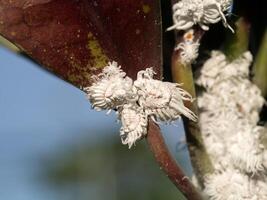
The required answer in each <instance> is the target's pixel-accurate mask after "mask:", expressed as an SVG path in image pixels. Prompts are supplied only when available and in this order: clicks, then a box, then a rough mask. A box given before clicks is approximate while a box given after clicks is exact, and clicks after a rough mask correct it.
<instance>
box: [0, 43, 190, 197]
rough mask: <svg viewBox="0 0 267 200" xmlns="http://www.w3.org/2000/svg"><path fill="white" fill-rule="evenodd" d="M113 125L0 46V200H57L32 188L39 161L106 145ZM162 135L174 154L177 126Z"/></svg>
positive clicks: (78, 93) (65, 86)
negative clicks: (84, 144) (85, 145)
mask: <svg viewBox="0 0 267 200" xmlns="http://www.w3.org/2000/svg"><path fill="white" fill-rule="evenodd" d="M115 120H116V119H115V116H114V114H113V115H111V116H107V115H105V113H103V112H95V111H93V110H91V109H90V104H89V103H88V101H87V99H86V98H85V95H84V93H82V92H81V91H80V90H78V89H77V88H75V87H73V86H71V85H70V84H68V83H66V82H64V81H62V80H60V79H59V78H57V77H55V76H52V75H51V74H49V73H47V72H46V71H44V70H42V69H41V68H39V67H38V66H36V64H34V63H32V62H30V61H28V60H26V59H24V58H22V57H20V56H18V55H15V54H14V53H12V52H9V51H8V50H6V49H4V48H1V47H0V199H1V200H37V199H38V200H47V199H49V200H58V199H59V197H58V196H57V194H55V193H53V192H52V191H49V190H46V189H45V188H44V187H41V186H40V185H38V184H36V182H35V175H36V173H37V171H38V163H37V161H36V160H37V158H38V157H41V156H45V155H47V154H50V153H53V151H60V150H63V149H64V148H66V146H68V147H69V146H75V144H78V143H79V142H80V141H82V140H83V139H84V138H86V139H87V140H88V138H89V139H90V141H91V142H97V141H101V140H104V139H105V138H106V137H105V136H106V134H110V133H105V131H103V130H105V129H107V128H108V129H113V130H115V132H116V131H118V130H119V125H118V124H117V123H116V122H115ZM103 124H105V126H104V127H103ZM174 129H176V130H175V131H174ZM179 129H180V130H181V127H180V128H179ZM163 132H164V133H165V135H167V136H168V137H167V141H168V143H169V145H170V147H171V149H172V151H173V152H175V151H176V147H177V141H178V137H177V135H176V134H175V135H174V133H173V132H176V133H177V127H170V126H164V127H163ZM179 132H181V131H179ZM96 133H97V134H96ZM174 136H176V137H174ZM114 137H117V138H118V140H119V139H120V138H119V135H114ZM179 137H180V136H179ZM173 138H175V139H173ZM183 154H184V153H183ZM189 171H190V170H189Z"/></svg>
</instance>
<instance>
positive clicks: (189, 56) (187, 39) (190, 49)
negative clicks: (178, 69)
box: [175, 29, 200, 65]
mask: <svg viewBox="0 0 267 200" xmlns="http://www.w3.org/2000/svg"><path fill="white" fill-rule="evenodd" d="M194 38H195V36H194V30H193V29H190V30H188V31H186V32H185V34H184V40H183V42H181V43H179V44H178V45H177V46H176V47H175V50H180V51H181V53H180V56H181V62H182V63H183V64H184V65H187V64H191V63H193V62H194V61H195V60H196V58H197V57H198V49H199V45H200V44H199V41H198V40H196V41H194Z"/></svg>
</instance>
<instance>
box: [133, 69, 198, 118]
mask: <svg viewBox="0 0 267 200" xmlns="http://www.w3.org/2000/svg"><path fill="white" fill-rule="evenodd" d="M134 86H135V87H136V88H137V93H138V96H139V99H138V103H139V105H140V106H141V107H143V109H144V110H145V112H146V114H147V115H150V116H152V119H153V120H154V121H156V122H159V121H163V122H167V123H168V122H172V121H174V120H176V119H179V118H180V117H181V114H182V115H184V116H186V117H188V118H189V119H191V120H193V121H196V120H197V117H196V115H195V114H194V113H193V112H192V111H191V110H189V109H188V108H186V107H185V106H184V103H183V100H185V101H193V99H192V97H191V95H190V94H189V93H187V92H186V91H184V90H182V89H181V88H179V85H178V84H175V83H169V82H162V81H159V80H155V79H153V70H152V68H148V69H146V70H142V71H140V72H138V75H137V80H136V81H135V82H134Z"/></svg>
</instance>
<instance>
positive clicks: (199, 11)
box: [167, 0, 234, 32]
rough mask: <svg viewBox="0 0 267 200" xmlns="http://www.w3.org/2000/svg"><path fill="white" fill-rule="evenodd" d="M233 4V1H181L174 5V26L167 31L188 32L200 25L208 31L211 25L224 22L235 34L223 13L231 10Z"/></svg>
mask: <svg viewBox="0 0 267 200" xmlns="http://www.w3.org/2000/svg"><path fill="white" fill-rule="evenodd" d="M231 2H232V1H231V0H181V1H179V2H177V3H175V4H174V5H173V22H174V25H173V26H171V27H169V28H168V29H167V30H173V29H176V30H187V29H190V28H191V27H192V26H193V25H195V24H198V25H199V26H200V27H201V28H202V29H203V30H206V31H207V30H209V27H208V25H209V24H215V23H217V22H219V21H220V20H222V22H223V24H224V26H225V27H227V28H229V29H230V30H231V31H232V32H234V30H233V29H232V28H231V26H230V25H229V24H228V23H227V20H226V18H225V15H224V13H223V12H224V11H227V10H228V9H229V7H230V5H231Z"/></svg>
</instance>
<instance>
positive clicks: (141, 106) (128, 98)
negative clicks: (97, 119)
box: [84, 62, 197, 148]
mask: <svg viewBox="0 0 267 200" xmlns="http://www.w3.org/2000/svg"><path fill="white" fill-rule="evenodd" d="M154 74H155V72H154V71H153V69H152V68H147V69H146V70H142V71H139V72H138V74H137V80H135V81H133V80H132V79H131V78H129V77H127V76H126V73H125V72H123V71H122V70H121V68H120V66H118V64H117V63H116V62H112V63H111V62H110V63H109V64H108V66H106V67H104V68H103V70H102V72H101V73H100V74H99V75H98V76H95V77H94V80H95V81H94V83H93V84H92V86H90V87H87V88H84V90H85V91H86V92H87V97H88V99H89V101H90V102H91V104H92V108H94V109H95V110H97V111H101V110H108V111H111V110H116V111H117V113H118V118H119V120H120V121H121V124H122V127H121V129H120V136H121V140H122V143H123V144H128V146H129V148H131V147H132V146H133V145H134V144H135V142H136V141H137V140H139V139H141V138H142V137H144V136H146V134H147V126H148V117H151V118H152V119H153V120H154V121H155V122H166V123H170V122H172V121H174V120H176V119H179V118H180V116H181V115H184V116H186V117H188V118H189V119H191V120H193V121H196V120H197V116H196V115H195V114H194V113H193V112H192V111H191V110H190V109H188V108H186V107H185V106H184V103H183V101H191V102H192V101H193V99H192V97H191V96H190V94H189V93H187V92H186V91H184V90H183V89H181V88H180V87H179V85H178V84H176V83H170V82H162V81H159V80H155V79H153V76H154Z"/></svg>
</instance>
